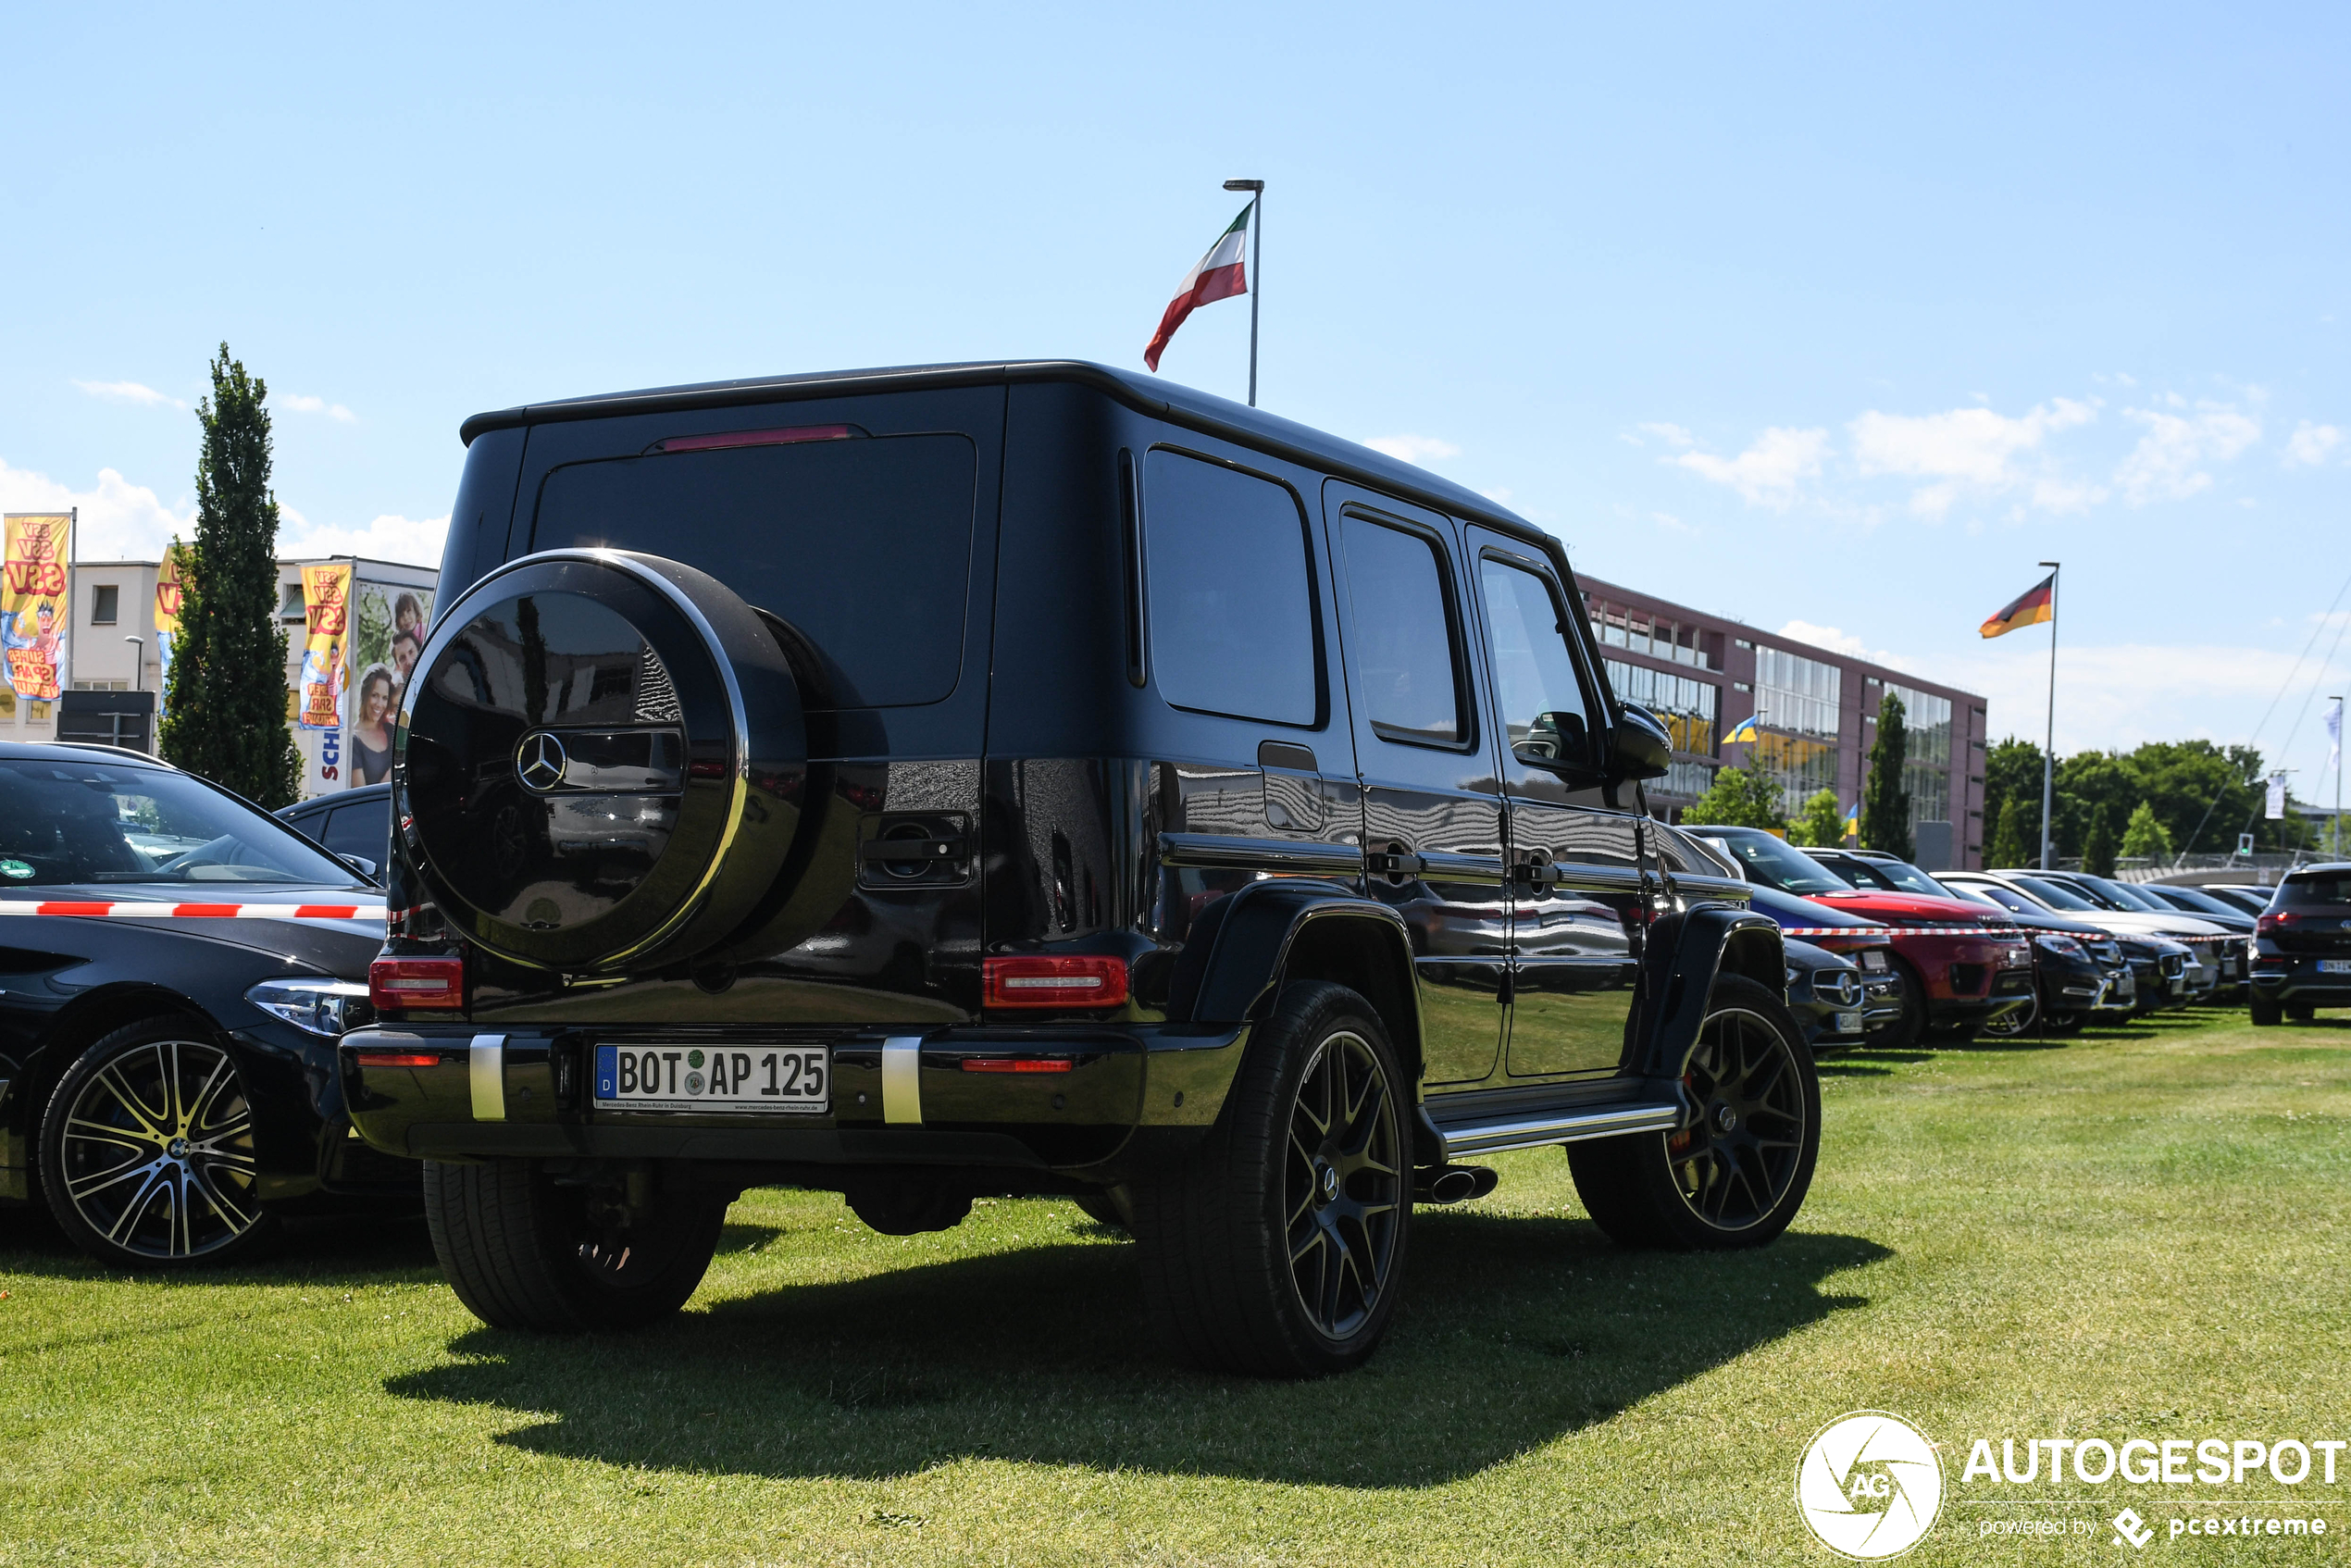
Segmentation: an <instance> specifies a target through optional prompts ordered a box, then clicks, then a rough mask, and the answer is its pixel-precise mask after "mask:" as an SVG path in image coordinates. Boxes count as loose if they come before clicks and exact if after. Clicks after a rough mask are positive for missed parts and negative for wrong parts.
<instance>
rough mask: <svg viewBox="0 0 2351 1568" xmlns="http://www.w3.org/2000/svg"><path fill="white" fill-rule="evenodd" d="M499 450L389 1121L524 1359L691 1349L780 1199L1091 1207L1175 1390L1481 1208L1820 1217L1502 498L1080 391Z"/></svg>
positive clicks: (482, 432)
mask: <svg viewBox="0 0 2351 1568" xmlns="http://www.w3.org/2000/svg"><path fill="white" fill-rule="evenodd" d="M463 433H464V436H465V439H466V442H467V443H468V451H467V454H466V467H465V474H464V479H463V481H462V483H461V485H460V488H459V492H458V498H457V502H456V506H455V511H454V516H453V519H452V522H451V525H450V532H449V544H448V554H447V556H446V558H445V560H444V563H443V566H442V604H443V606H444V608H443V609H442V613H441V616H440V618H439V620H438V622H437V623H436V625H435V626H434V628H432V630H431V632H430V634H429V639H428V646H427V648H426V650H425V652H424V653H423V655H422V657H421V658H420V660H419V664H418V667H419V670H420V671H421V672H422V678H419V679H417V680H415V681H413V682H412V683H411V685H410V687H409V689H408V692H407V694H406V695H405V696H404V699H403V706H402V712H401V714H400V723H399V733H398V740H397V742H396V749H395V761H394V765H393V769H392V780H393V783H392V789H393V825H394V836H393V844H392V865H391V867H390V878H391V904H392V923H391V928H390V934H389V938H388V940H387V942H386V945H385V948H384V952H383V955H382V956H381V958H380V959H379V960H378V962H377V963H376V964H375V967H374V970H373V973H372V975H371V986H372V989H373V995H374V1000H375V1002H376V1005H377V1006H378V1007H379V1010H380V1013H379V1016H380V1018H381V1020H382V1022H381V1023H380V1024H379V1027H375V1028H372V1029H368V1030H364V1031H361V1032H358V1033H355V1034H353V1035H351V1036H349V1037H347V1038H346V1039H345V1042H344V1045H343V1049H342V1072H343V1074H344V1076H345V1083H346V1090H347V1093H348V1097H349V1103H350V1106H351V1114H352V1116H353V1119H354V1121H355V1123H356V1124H357V1126H358V1127H359V1128H360V1130H361V1132H362V1134H363V1135H364V1136H365V1137H366V1138H367V1140H368V1141H369V1142H370V1143H372V1144H374V1145H375V1146H376V1147H378V1148H379V1149H382V1150H386V1151H395V1152H399V1153H404V1154H410V1155H415V1156H420V1157H422V1158H424V1159H425V1160H426V1161H428V1162H429V1164H427V1166H426V1172H425V1180H426V1192H427V1194H428V1202H429V1213H430V1218H431V1228H432V1236H433V1240H434V1245H435V1247H436V1249H437V1250H438V1252H439V1255H440V1258H441V1261H442V1265H443V1267H444V1268H445V1269H446V1271H447V1273H448V1275H449V1277H450V1279H451V1280H452V1282H453V1283H454V1285H455V1287H456V1289H457V1292H458V1294H459V1296H460V1297H461V1298H462V1299H463V1300H465V1302H466V1305H467V1306H468V1307H470V1308H471V1309H472V1310H473V1311H474V1312H475V1313H478V1314H479V1316H481V1317H482V1318H483V1319H484V1320H485V1321H488V1322H490V1323H492V1324H497V1325H512V1326H519V1327H533V1328H551V1329H552V1328H565V1327H601V1326H620V1325H632V1324H641V1323H645V1322H649V1321H652V1320H653V1319H655V1318H657V1317H659V1316H661V1315H663V1314H665V1313H670V1312H673V1311H674V1310H676V1308H677V1307H678V1306H679V1305H680V1304H681V1303H682V1302H683V1301H684V1300H685V1299H686V1298H687V1297H688V1295H690V1293H691V1291H692V1290H693V1288H694V1286H695V1284H696V1282H697V1281H698V1280H699V1279H700V1277H701V1276H702V1274H703V1269H704V1267H705V1265H706V1264H707V1263H708V1262H709V1259H710V1257H711V1254H712V1251H713V1248H714V1245H715V1239H716V1237H717V1233H718V1227H719V1225H720V1221H721V1219H722V1217H723V1215H724V1213H725V1212H726V1208H727V1205H728V1203H729V1202H730V1201H732V1200H733V1199H734V1198H735V1197H736V1196H737V1195H738V1194H740V1192H741V1191H742V1190H743V1189H744V1188H746V1187H752V1186H760V1185H796V1186H803V1187H810V1188H820V1189H831V1190H838V1191H840V1192H842V1193H843V1194H844V1195H845V1196H846V1198H847V1201H848V1202H849V1205H850V1206H851V1207H852V1209H853V1210H854V1211H855V1212H856V1213H858V1214H859V1215H860V1216H861V1217H862V1218H863V1219H864V1220H865V1222H866V1223H867V1224H869V1225H871V1226H875V1227H876V1228H877V1229H879V1230H883V1231H887V1232H892V1233H900V1234H903V1233H908V1232H913V1231H919V1230H927V1229H938V1228H942V1227H944V1226H952V1225H953V1224H955V1223H956V1222H957V1221H958V1220H960V1219H961V1218H962V1217H963V1216H964V1214H965V1213H967V1212H968V1209H969V1206H970V1203H971V1201H972V1199H973V1198H974V1197H975V1196H976V1195H981V1194H1065V1195H1067V1196H1070V1197H1072V1198H1074V1199H1076V1201H1077V1202H1078V1203H1079V1204H1080V1205H1082V1206H1084V1207H1085V1208H1086V1209H1087V1210H1088V1213H1093V1214H1095V1215H1097V1216H1098V1217H1102V1218H1104V1219H1106V1220H1109V1221H1112V1222H1113V1223H1116V1224H1119V1225H1122V1226H1126V1227H1127V1228H1128V1229H1130V1230H1131V1231H1132V1233H1133V1235H1134V1237H1135V1238H1136V1240H1137V1241H1138V1243H1139V1245H1140V1249H1141V1254H1142V1260H1143V1270H1144V1277H1145V1280H1146V1281H1147V1286H1148V1292H1149V1297H1150V1300H1149V1303H1148V1304H1149V1306H1150V1308H1151V1315H1152V1317H1153V1318H1154V1320H1155V1321H1156V1323H1157V1325H1158V1326H1159V1327H1160V1328H1161V1330H1162V1331H1163V1334H1164V1335H1165V1337H1166V1338H1167V1339H1168V1340H1169V1341H1170V1342H1171V1344H1172V1346H1173V1347H1174V1348H1175V1349H1176V1350H1177V1351H1178V1352H1179V1353H1180V1354H1182V1355H1184V1356H1185V1357H1187V1358H1188V1359H1189V1360H1191V1361H1193V1362H1195V1363H1202V1364H1206V1365H1210V1366H1214V1367H1221V1368H1225V1369H1231V1370H1238V1371H1248V1372H1257V1373H1265V1374H1275V1375H1303V1374H1312V1373H1317V1372H1324V1371H1330V1370H1335V1369H1339V1368H1344V1367H1347V1366H1350V1365H1352V1364H1354V1363H1358V1362H1359V1361H1361V1360H1362V1358H1363V1357H1364V1356H1366V1355H1368V1354H1370V1352H1371V1350H1372V1349H1373V1348H1374V1346H1375V1344H1376V1343H1377V1341H1378V1339H1379V1338H1380V1336H1381V1334H1382V1332H1383V1330H1384V1328H1385V1326H1386V1325H1387V1321H1388V1319H1389V1317H1390V1315H1391V1314H1392V1313H1393V1312H1394V1310H1395V1304H1396V1300H1397V1295H1398V1290H1399V1281H1400V1278H1401V1276H1402V1271H1403V1267H1404V1259H1405V1251H1406V1242H1407V1238H1408V1236H1409V1234H1410V1231H1411V1220H1412V1208H1413V1205H1414V1204H1415V1203H1426V1202H1432V1201H1435V1202H1442V1201H1452V1200H1457V1199H1461V1198H1466V1197H1471V1196H1475V1195H1478V1194H1482V1193H1484V1192H1486V1191H1488V1190H1490V1189H1491V1188H1492V1186H1493V1183H1494V1173H1493V1172H1492V1171H1491V1170H1490V1169H1488V1168H1482V1167H1478V1166H1474V1165H1471V1164H1465V1163H1464V1162H1467V1161H1470V1160H1473V1159H1474V1158H1475V1157H1477V1156H1479V1155H1483V1154H1488V1153H1492V1152H1495V1151H1501V1150H1510V1149H1524V1148H1530V1147H1535V1146H1539V1145H1546V1144H1564V1145H1566V1147H1567V1151H1568V1155H1569V1158H1570V1160H1571V1162H1572V1165H1573V1169H1574V1177H1575V1181H1576V1185H1577V1188H1578V1190H1579V1191H1580V1192H1581V1193H1582V1194H1583V1196H1584V1199H1585V1201H1586V1205H1587V1206H1588V1207H1589V1209H1590V1211H1591V1213H1592V1214H1593V1217H1594V1218H1595V1219H1597V1220H1598V1222H1599V1224H1600V1225H1601V1226H1603V1227H1604V1228H1605V1229H1606V1230H1607V1231H1608V1232H1609V1233H1610V1234H1611V1235H1612V1236H1614V1237H1615V1238H1618V1239H1619V1240H1621V1241H1623V1242H1627V1243H1632V1244H1650V1245H1666V1246H1680V1247H1733V1246H1744V1245H1751V1244H1755V1243H1759V1242H1761V1241H1765V1240H1768V1239H1770V1238H1772V1237H1773V1236H1775V1235H1777V1234H1778V1233H1779V1232H1780V1231H1781V1230H1782V1229H1783V1228H1785V1226H1786V1225H1787V1223H1788V1221H1789V1220H1790V1218H1791V1217H1792V1216H1793V1215H1794V1213H1795V1212H1796V1210H1797V1206H1798V1205H1799V1204H1800V1203H1801V1202H1802V1201H1803V1198H1804V1194H1805V1192H1806V1189H1807V1188H1808V1187H1809V1185H1810V1179H1811V1173H1812V1166H1813V1162H1814V1158H1815V1155H1816V1152H1817V1151H1818V1148H1819V1140H1820V1095H1819V1088H1818V1082H1817V1080H1816V1078H1815V1076H1814V1075H1813V1069H1812V1066H1811V1056H1810V1052H1808V1051H1807V1050H1806V1049H1805V1048H1804V1043H1803V1039H1802V1037H1801V1035H1800V1034H1799V1033H1798V1031H1797V1027H1796V1026H1795V1024H1794V1022H1793V1020H1792V1019H1791V1018H1790V1017H1789V1015H1788V1013H1787V1010H1786V1007H1785V1004H1784V1002H1783V995H1782V973H1783V965H1782V959H1781V950H1780V939H1779V935H1778V930H1777V927H1774V926H1773V923H1772V922H1771V921H1770V920H1768V919H1766V918H1764V917H1762V916H1760V915H1753V914H1750V913H1748V911H1747V909H1746V908H1745V903H1744V900H1745V894H1746V890H1745V888H1744V886H1743V885H1742V884H1740V883H1738V882H1735V881H1732V880H1728V879H1725V878H1723V877H1721V876H1720V874H1719V867H1712V866H1711V863H1710V861H1709V860H1708V859H1707V857H1706V856H1705V854H1704V852H1702V851H1699V850H1698V849H1696V848H1695V847H1694V846H1692V845H1690V844H1688V843H1687V841H1686V840H1681V839H1680V838H1679V836H1678V835H1676V834H1675V833H1674V832H1673V830H1672V829H1671V828H1665V827H1663V826H1662V825H1661V824H1659V823H1657V822H1654V821H1652V820H1651V819H1650V818H1649V817H1648V815H1645V813H1644V811H1643V810H1642V809H1641V806H1642V795H1641V782H1640V781H1641V780H1642V779H1644V778H1655V777H1658V776H1659V775H1661V773H1662V772H1663V771H1664V769H1665V766H1666V764H1667V760H1668V755H1669V748H1670V740H1669V737H1668V735H1667V732H1666V731H1665V730H1664V728H1662V727H1661V725H1660V724H1659V723H1658V721H1657V720H1656V719H1655V718H1654V717H1652V716H1650V715H1648V713H1646V712H1644V711H1642V710H1640V709H1638V708H1635V707H1630V706H1627V705H1625V704H1623V703H1618V702H1617V701H1615V700H1614V699H1613V698H1612V697H1611V694H1610V692H1609V690H1608V686H1607V683H1606V681H1605V679H1604V678H1603V676H1602V673H1601V665H1600V661H1599V659H1598V656H1597V650H1596V649H1595V647H1594V646H1593V643H1592V640H1591V636H1590V632H1589V629H1588V627H1587V625H1586V620H1585V616H1584V613H1583V608H1582V604H1581V600H1580V598H1579V596H1578V591H1577V590H1576V587H1575V583H1574V576H1573V574H1572V573H1571V572H1570V571H1569V569H1568V564H1567V560H1566V558H1565V555H1564V554H1563V553H1562V551H1561V547H1560V545H1559V543H1558V541H1555V540H1553V539H1551V538H1550V537H1549V536H1548V535H1546V534H1544V533H1542V532H1541V531H1539V530H1537V529H1534V528H1532V527H1530V526H1528V525H1527V524H1526V523H1524V522H1522V521H1520V520H1519V519H1517V518H1515V517H1513V516H1511V515H1510V514H1509V513H1507V512H1505V511H1503V510H1501V509H1499V507H1497V506H1496V505H1495V504H1492V503H1491V502H1488V501H1486V500H1485V499H1483V498H1481V497H1479V496H1477V495H1474V494H1473V493H1471V492H1468V491H1465V490H1462V489H1460V488H1458V487H1455V486H1453V485H1450V484H1448V483H1445V482H1444V481H1442V480H1439V479H1435V478H1432V477H1431V476H1429V475H1427V474H1425V473H1423V472H1422V471H1420V470H1419V469H1417V468H1413V467H1409V466H1407V465H1404V464H1402V463H1398V462H1392V461H1389V460H1387V459H1385V458H1383V457H1381V456H1379V455H1378V454H1375V453H1372V452H1370V451H1367V450H1365V449H1364V448H1362V447H1360V446H1356V445H1354V444H1352V443H1350V442H1344V441H1340V440H1337V439H1335V438H1333V437H1330V436H1327V435H1324V434H1321V433H1319V432H1317V431H1314V430H1312V429H1305V428H1303V427H1301V426H1299V425H1295V424H1292V423H1289V422H1287V421H1286V420H1282V419H1278V418H1275V417H1271V416H1269V415H1266V414H1263V413H1261V412H1259V411H1257V410H1254V409H1248V408H1242V407H1239V406H1238V405H1236V404H1230V403H1226V402H1224V401H1222V400H1220V399H1216V398H1212V397H1208V396H1204V395H1201V394H1199V393H1195V392H1187V391H1184V390H1182V389H1179V388H1176V387H1171V386H1168V385H1165V384H1163V383H1159V382H1156V381H1146V380H1140V379H1138V378H1134V377H1130V376H1127V375H1125V374H1122V373H1120V372H1118V371H1114V370H1109V369H1104V368H1102V367H1097V366H1091V365H1084V364H1072V363H1028V364H1010V365H1004V364H998V365H976V366H949V367H927V368H918V369H903V370H882V371H861V372H850V373H843V374H837V375H818V376H803V377H793V378H786V379H782V380H761V381H737V382H727V383H721V384H715V385H708V386H696V387H683V388H677V389H672V390H664V391H654V392H633V393H627V394H622V395H617V396H611V397H601V398H591V399H583V400H579V401H576V402H566V403H554V404H533V405H531V406H529V407H524V408H516V409H512V410H509V411H506V412H504V413H496V414H485V415H479V416H477V417H474V418H472V419H470V420H468V421H466V425H465V427H464V431H463Z"/></svg>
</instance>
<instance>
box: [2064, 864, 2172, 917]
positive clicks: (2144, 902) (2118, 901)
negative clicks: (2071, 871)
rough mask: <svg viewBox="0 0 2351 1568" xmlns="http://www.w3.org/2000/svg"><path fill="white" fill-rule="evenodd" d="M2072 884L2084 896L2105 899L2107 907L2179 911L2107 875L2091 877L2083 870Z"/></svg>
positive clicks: (2144, 911) (2143, 912) (2162, 912)
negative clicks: (2081, 891)
mask: <svg viewBox="0 0 2351 1568" xmlns="http://www.w3.org/2000/svg"><path fill="white" fill-rule="evenodd" d="M2073 885H2074V886H2075V887H2077V888H2080V889H2081V890H2083V893H2084V897H2087V898H2092V899H2096V898H2101V897H2102V898H2104V899H2105V900H2106V901H2107V903H2108V907H2109V908H2112V909H2130V910H2136V911H2137V912H2138V913H2140V914H2141V915H2177V914H2179V913H2180V912H2179V911H2178V910H2176V909H2173V908H2171V907H2170V906H2169V905H2167V904H2165V903H2163V902H2161V901H2160V900H2158V899H2152V898H2149V897H2148V896H2147V895H2146V894H2145V893H2143V892H2140V891H2139V890H2137V889H2135V888H2133V887H2132V886H2131V885H2130V884H2128V883H2126V882H2117V881H2115V880H2114V879H2113V878H2111V877H2092V876H2090V875H2089V874H2087V873H2086V872H2085V873H2083V874H2082V875H2080V876H2078V877H2075V878H2074V883H2073Z"/></svg>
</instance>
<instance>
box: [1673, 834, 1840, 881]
mask: <svg viewBox="0 0 2351 1568" xmlns="http://www.w3.org/2000/svg"><path fill="white" fill-rule="evenodd" d="M1700 836H1701V837H1703V838H1704V839H1705V840H1706V841H1707V842H1708V843H1710V844H1712V845H1714V846H1715V847H1716V848H1717V849H1720V850H1721V851H1722V852H1723V853H1725V854H1727V855H1729V856H1730V857H1731V858H1732V859H1733V860H1735V861H1737V862H1738V863H1739V865H1741V866H1742V867H1744V868H1745V870H1746V872H1747V879H1748V881H1750V882H1758V883H1760V884H1761V885H1763V886H1764V887H1767V888H1777V889H1778V890H1780V891H1782V892H1784V893H1795V894H1797V895H1799V896H1802V895H1805V894H1810V893H1849V892H1851V891H1852V890H1853V884H1852V883H1850V882H1848V881H1847V880H1845V878H1843V877H1839V876H1837V875H1836V874H1835V873H1834V872H1832V871H1830V870H1829V869H1828V868H1827V867H1826V866H1824V865H1822V864H1821V863H1820V862H1819V861H1817V860H1814V859H1813V858H1812V857H1811V856H1810V855H1809V854H1806V853H1804V852H1802V851H1800V850H1792V849H1790V848H1788V847H1787V846H1786V845H1785V844H1784V843H1782V842H1780V841H1779V840H1777V839H1774V838H1773V837H1771V836H1770V835H1769V834H1765V833H1756V834H1751V835H1750V834H1747V833H1741V834H1739V835H1738V836H1737V837H1736V838H1731V837H1728V836H1725V837H1723V838H1717V837H1715V836H1714V835H1713V834H1711V833H1701V835H1700Z"/></svg>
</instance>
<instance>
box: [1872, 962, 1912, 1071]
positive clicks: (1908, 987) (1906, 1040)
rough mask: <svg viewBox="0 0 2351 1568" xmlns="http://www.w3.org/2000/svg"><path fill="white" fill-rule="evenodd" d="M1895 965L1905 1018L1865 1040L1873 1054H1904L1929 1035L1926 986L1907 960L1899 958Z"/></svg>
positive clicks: (1898, 1019) (1900, 1018)
mask: <svg viewBox="0 0 2351 1568" xmlns="http://www.w3.org/2000/svg"><path fill="white" fill-rule="evenodd" d="M1893 963H1894V969H1895V973H1897V974H1898V975H1900V976H1901V977H1902V1016H1901V1017H1899V1018H1897V1019H1896V1020H1895V1021H1894V1022H1893V1023H1891V1024H1888V1025H1886V1026H1885V1027H1883V1028H1880V1029H1878V1030H1876V1031H1875V1032H1873V1033H1872V1034H1870V1035H1868V1036H1865V1037H1864V1038H1863V1040H1862V1043H1863V1044H1865V1045H1867V1046H1869V1047H1870V1048H1871V1049H1872V1050H1873V1051H1905V1050H1908V1049H1909V1047H1911V1046H1914V1045H1916V1044H1918V1042H1919V1039H1920V1037H1921V1036H1922V1035H1924V1034H1925V1033H1926V982H1925V981H1923V980H1922V979H1920V978H1919V972H1918V971H1917V970H1916V969H1913V968H1911V967H1910V964H1909V960H1908V959H1905V958H1901V957H1899V956H1897V957H1896V958H1895V959H1894V961H1893Z"/></svg>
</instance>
